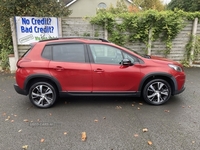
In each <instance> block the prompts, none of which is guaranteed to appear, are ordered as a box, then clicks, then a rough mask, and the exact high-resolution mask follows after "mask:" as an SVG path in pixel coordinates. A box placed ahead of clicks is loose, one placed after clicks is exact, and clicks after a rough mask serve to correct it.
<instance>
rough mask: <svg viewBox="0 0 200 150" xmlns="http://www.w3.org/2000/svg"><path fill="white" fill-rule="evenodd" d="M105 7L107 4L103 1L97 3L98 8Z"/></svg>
mask: <svg viewBox="0 0 200 150" xmlns="http://www.w3.org/2000/svg"><path fill="white" fill-rule="evenodd" d="M106 7H107V5H106V4H105V3H103V2H101V3H99V4H98V8H99V9H106Z"/></svg>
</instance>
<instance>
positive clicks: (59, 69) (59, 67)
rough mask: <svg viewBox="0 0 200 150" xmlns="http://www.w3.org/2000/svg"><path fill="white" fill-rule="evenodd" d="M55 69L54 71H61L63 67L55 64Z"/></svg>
mask: <svg viewBox="0 0 200 150" xmlns="http://www.w3.org/2000/svg"><path fill="white" fill-rule="evenodd" d="M55 70H56V71H63V70H64V68H63V67H61V66H56V68H55Z"/></svg>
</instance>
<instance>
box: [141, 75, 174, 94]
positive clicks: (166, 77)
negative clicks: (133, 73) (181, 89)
mask: <svg viewBox="0 0 200 150" xmlns="http://www.w3.org/2000/svg"><path fill="white" fill-rule="evenodd" d="M153 79H163V80H165V81H167V82H168V83H169V85H170V87H171V94H172V95H174V92H175V91H176V90H177V88H178V85H177V82H176V79H175V78H174V77H173V76H172V75H170V74H168V73H160V72H159V73H150V74H147V75H146V76H145V77H144V78H143V79H142V81H141V83H140V86H139V91H141V92H140V93H142V91H143V89H144V86H145V85H146V84H147V83H148V82H149V81H151V80H153Z"/></svg>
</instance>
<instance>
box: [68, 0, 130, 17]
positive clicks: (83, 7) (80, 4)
mask: <svg viewBox="0 0 200 150" xmlns="http://www.w3.org/2000/svg"><path fill="white" fill-rule="evenodd" d="M101 2H103V3H105V4H106V5H107V8H109V7H110V6H111V4H112V5H113V6H114V7H115V6H116V3H117V0H78V1H77V2H75V3H73V4H72V5H70V6H69V10H72V14H71V15H70V17H86V16H88V17H91V16H95V15H96V12H97V10H98V4H99V3H101ZM124 2H125V4H126V5H127V6H128V5H130V3H129V2H128V1H127V0H125V1H124Z"/></svg>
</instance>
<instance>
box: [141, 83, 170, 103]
mask: <svg viewBox="0 0 200 150" xmlns="http://www.w3.org/2000/svg"><path fill="white" fill-rule="evenodd" d="M142 94H143V98H144V100H145V101H146V102H147V103H149V104H153V105H161V104H164V103H165V102H167V101H168V100H169V98H170V97H171V87H170V85H169V83H168V82H167V81H165V80H163V79H154V80H151V81H149V82H148V83H147V84H146V85H145V87H144V90H143V93H142Z"/></svg>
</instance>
